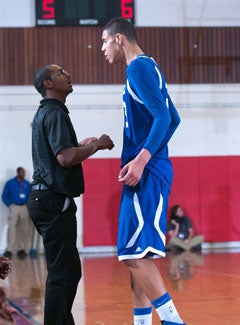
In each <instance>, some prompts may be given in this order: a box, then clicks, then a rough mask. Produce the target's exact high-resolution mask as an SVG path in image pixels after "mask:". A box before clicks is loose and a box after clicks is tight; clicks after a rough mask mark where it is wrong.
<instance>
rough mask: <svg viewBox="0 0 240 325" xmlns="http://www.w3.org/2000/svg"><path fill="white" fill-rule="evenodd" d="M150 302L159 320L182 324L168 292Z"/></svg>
mask: <svg viewBox="0 0 240 325" xmlns="http://www.w3.org/2000/svg"><path fill="white" fill-rule="evenodd" d="M152 304H153V306H154V307H155V309H156V312H157V313H158V315H159V317H160V319H161V320H165V321H168V322H173V323H177V324H184V322H183V321H182V319H181V317H180V316H179V314H178V312H177V310H176V308H175V306H174V303H173V301H172V299H171V298H170V296H169V294H168V293H166V294H164V295H163V296H162V297H159V298H158V299H156V300H154V301H152Z"/></svg>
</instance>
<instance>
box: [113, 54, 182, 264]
mask: <svg viewBox="0 0 240 325" xmlns="http://www.w3.org/2000/svg"><path fill="white" fill-rule="evenodd" d="M126 72H127V81H126V85H125V87H124V91H123V108H124V133H123V150H122V157H121V159H122V167H123V166H124V165H125V164H127V163H128V162H129V161H131V160H132V159H134V158H135V157H136V156H137V154H138V153H139V152H140V151H141V150H142V149H143V148H145V149H147V150H148V151H149V152H150V153H151V155H152V157H151V159H150V161H149V162H148V164H147V165H146V167H145V169H144V172H143V175H142V178H141V180H140V182H139V183H138V184H137V185H136V186H134V187H130V186H125V185H124V186H123V191H122V200H121V206H120V213H119V231H118V245H117V247H118V258H119V260H124V259H129V258H142V257H143V256H145V255H149V256H153V257H159V256H165V237H166V236H165V234H166V216H167V206H168V196H169V192H170V187H171V183H172V165H171V162H170V160H169V157H168V147H167V144H168V141H169V140H170V138H171V136H172V135H173V133H174V131H175V129H176V128H177V126H178V124H179V123H180V118H179V115H178V113H177V110H176V108H175V106H174V104H173V103H172V101H171V98H170V96H169V94H168V90H167V84H166V81H165V79H164V77H163V75H162V72H161V71H160V68H159V66H158V65H157V64H156V62H155V61H154V60H153V59H152V58H149V57H147V56H146V55H144V54H143V55H139V56H138V57H137V58H136V59H135V60H133V61H132V62H131V63H130V64H129V66H128V67H127V71H126Z"/></svg>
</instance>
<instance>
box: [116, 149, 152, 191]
mask: <svg viewBox="0 0 240 325" xmlns="http://www.w3.org/2000/svg"><path fill="white" fill-rule="evenodd" d="M150 158H151V154H150V152H149V151H148V150H147V149H142V150H141V151H140V153H139V154H138V155H137V156H136V158H134V159H133V160H131V161H130V162H129V163H128V164H126V165H125V166H124V167H123V168H122V169H121V171H120V173H119V176H118V180H119V182H121V183H122V184H125V185H128V186H136V185H137V183H138V182H139V181H140V179H141V177H142V174H143V171H144V168H145V166H146V165H147V163H148V161H149V159H150Z"/></svg>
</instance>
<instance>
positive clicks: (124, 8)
mask: <svg viewBox="0 0 240 325" xmlns="http://www.w3.org/2000/svg"><path fill="white" fill-rule="evenodd" d="M121 13H122V17H123V18H126V19H131V18H133V0H121Z"/></svg>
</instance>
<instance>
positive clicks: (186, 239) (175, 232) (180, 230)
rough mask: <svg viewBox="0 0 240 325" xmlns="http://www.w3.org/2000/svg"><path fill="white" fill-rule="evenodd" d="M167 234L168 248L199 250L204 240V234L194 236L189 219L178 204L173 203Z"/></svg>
mask: <svg viewBox="0 0 240 325" xmlns="http://www.w3.org/2000/svg"><path fill="white" fill-rule="evenodd" d="M167 231H168V235H169V240H168V248H169V249H170V250H171V249H174V248H176V249H180V250H186V251H190V250H191V251H199V250H201V244H202V243H203V242H204V236H202V235H198V236H195V233H194V228H193V225H192V222H191V220H190V219H189V217H187V216H186V215H185V214H184V211H183V208H182V207H181V206H180V205H174V206H173V207H172V208H171V211H170V219H169V221H168V224H167Z"/></svg>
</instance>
